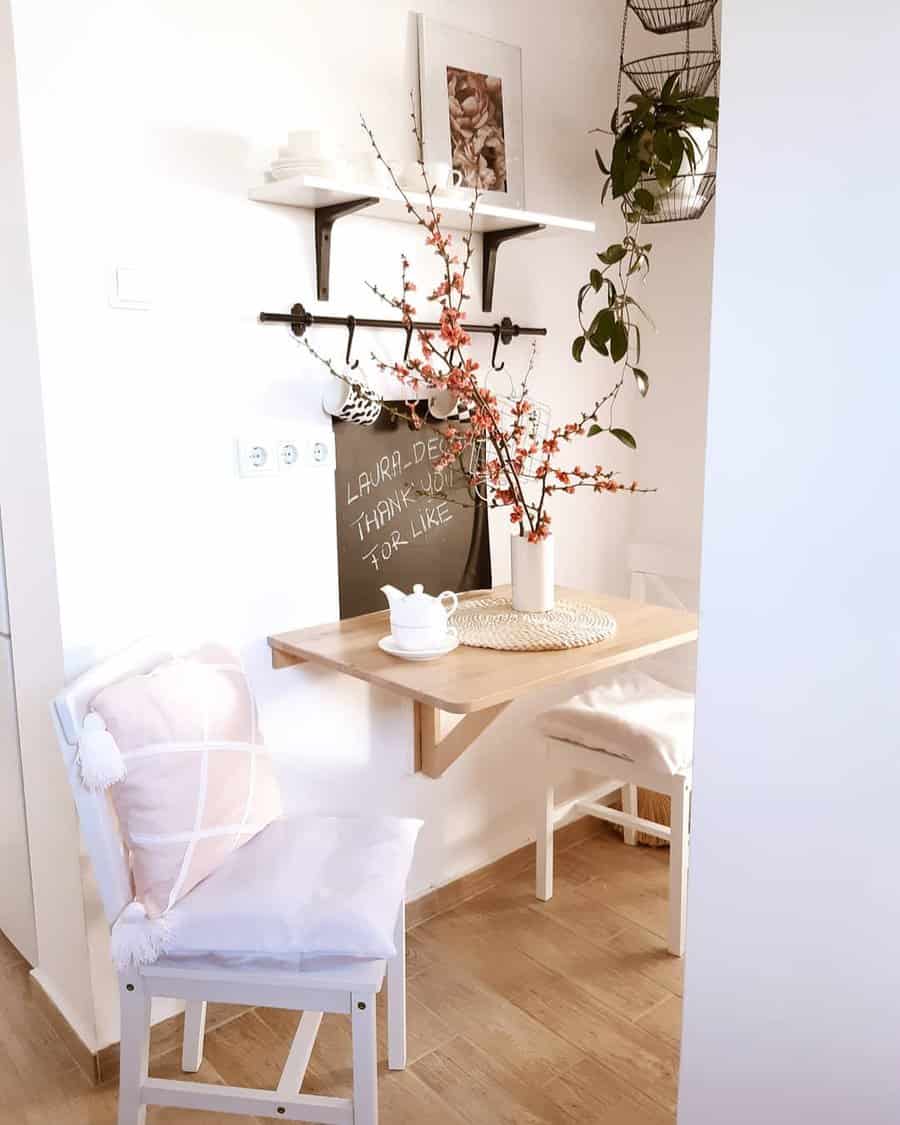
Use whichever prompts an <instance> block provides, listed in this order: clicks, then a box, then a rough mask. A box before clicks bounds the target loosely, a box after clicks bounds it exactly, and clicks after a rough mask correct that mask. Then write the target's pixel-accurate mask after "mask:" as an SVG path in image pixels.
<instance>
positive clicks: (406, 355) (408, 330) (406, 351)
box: [403, 322, 413, 363]
mask: <svg viewBox="0 0 900 1125" xmlns="http://www.w3.org/2000/svg"><path fill="white" fill-rule="evenodd" d="M412 334H413V326H412V322H410V323H409V324H407V326H406V345H405V347H404V348H403V362H404V363H406V361H407V360H408V359H409V345H410V343H411V342H412Z"/></svg>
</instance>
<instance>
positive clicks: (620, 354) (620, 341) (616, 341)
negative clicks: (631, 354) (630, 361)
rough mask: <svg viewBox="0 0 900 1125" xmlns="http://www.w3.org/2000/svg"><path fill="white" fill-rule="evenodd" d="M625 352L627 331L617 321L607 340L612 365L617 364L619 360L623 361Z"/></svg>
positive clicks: (626, 348)
mask: <svg viewBox="0 0 900 1125" xmlns="http://www.w3.org/2000/svg"><path fill="white" fill-rule="evenodd" d="M627 352H628V329H627V328H626V327H625V325H624V324H623V323H622V321H621V320H617V321H616V323H615V325H614V326H613V331H612V335H611V336H610V338H609V354H610V356H612V361H613V363H618V362H619V360H620V359H624V357H625V355H626V353H627Z"/></svg>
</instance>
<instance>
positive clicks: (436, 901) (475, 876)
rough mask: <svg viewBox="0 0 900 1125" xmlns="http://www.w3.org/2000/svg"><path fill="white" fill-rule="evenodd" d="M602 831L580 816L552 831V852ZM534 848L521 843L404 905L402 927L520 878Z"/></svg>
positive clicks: (591, 819)
mask: <svg viewBox="0 0 900 1125" xmlns="http://www.w3.org/2000/svg"><path fill="white" fill-rule="evenodd" d="M603 831H604V828H603V824H602V821H599V820H597V819H595V818H594V817H592V816H580V817H579V818H578V819H577V820H573V821H571V822H570V823H569V824H564V825H562V826H561V827H560V828H557V829H556V831H555V832H554V833H553V838H554V848H555V850H556V851H563V850H564V849H565V848H571V847H572V846H573V845H575V844H580V843H581V842H582V841H583V840H587V839H590V837H592V836H597V835H599V834H600V833H601V832H603ZM536 847H537V845H536V844H525V845H524V846H523V847H521V848H517V849H516V850H515V851H514V852H510V853H509V854H508V855H504V856H501V857H500V859H496V860H494V862H493V863H488V864H486V865H485V866H484V867H479V868H478V869H477V870H476V871H472V872H470V873H469V874H468V875H462V876H460V878H459V879H453V880H452V881H451V882H449V883H446V884H445V885H444V886H443V887H437V888H435V890H433V891H426V892H425V894H423V895H421V896H420V897H419V898H417V899H414V900H413V901H412V902H408V903H407V904H406V928H407V929H410V930H411V929H412V928H413V926H419V925H421V924H422V923H423V922H425V921H427V920H428V919H429V918H433V917H434V916H435V915H436V914H444V913H445V912H446V911H448V910H452V909H453V907H454V906H458V905H459V903H461V902H465V900H466V899H467V898H472V896H473V895H477V894H480V893H481V892H482V891H486V890H487V889H488V888H489V887H492V886H493V885H494V884H495V883H500V882H502V881H503V880H504V879H512V878H514V877H515V876H516V875H521V873H522V872H523V871H525V870H527V869H528V868H529V867H531V866H533V865H534V862H535V855H536Z"/></svg>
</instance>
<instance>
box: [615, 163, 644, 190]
mask: <svg viewBox="0 0 900 1125" xmlns="http://www.w3.org/2000/svg"><path fill="white" fill-rule="evenodd" d="M640 178H641V162H640V160H638V159H637V157H632V159H630V160H629V161H628V162H627V163H626V165H625V168H624V170H623V172H622V191H621V192H620V193H619V194H621V195H625V193H626V192H629V191H631V189H632V188H633V187H635V185H636V184H637V183H638V182H639V181H640Z"/></svg>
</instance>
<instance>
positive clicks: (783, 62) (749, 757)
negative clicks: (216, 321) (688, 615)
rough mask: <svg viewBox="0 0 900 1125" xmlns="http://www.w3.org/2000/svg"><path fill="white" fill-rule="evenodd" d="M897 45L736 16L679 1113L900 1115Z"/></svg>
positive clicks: (864, 28)
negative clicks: (899, 944) (899, 1030)
mask: <svg viewBox="0 0 900 1125" xmlns="http://www.w3.org/2000/svg"><path fill="white" fill-rule="evenodd" d="M898 51H900V23H898V19H897V11H896V7H895V6H894V5H893V4H889V3H887V2H886V0H881V2H878V3H872V4H869V5H866V7H865V10H864V11H863V12H860V13H858V14H853V13H850V12H848V9H847V8H846V7H845V6H843V5H832V4H821V3H816V2H814V0H796V2H795V3H792V4H762V5H761V4H730V5H728V7H727V10H726V13H725V29H724V73H723V86H722V98H723V101H722V130H721V147H720V153H719V156H720V160H719V192H718V213H717V231H716V274H715V286H714V308H713V343H712V378H711V387H710V404H709V453H708V459H707V468H706V510H705V516H704V542H703V589H702V599H701V630H700V637H701V640H700V672H699V692H698V729H697V750H696V803H695V809H694V812H695V815H694V823H693V863H692V870H691V886H690V918H689V927H688V948H689V954H688V963H687V991H686V1012H685V1033H684V1053H683V1066H682V1077H681V1102H680V1113H679V1122H681V1123H682V1125H719V1123H720V1122H724V1121H727V1122H728V1123H729V1125H757V1123H758V1122H761V1121H765V1122H767V1123H768V1125H788V1123H791V1125H793V1123H794V1122H813V1121H814V1122H816V1123H817V1125H845V1123H846V1122H848V1121H853V1122H855V1123H856V1125H889V1123H890V1125H893V1123H895V1122H896V1121H897V1120H898V1119H900V1065H898V1035H897V1002H898V997H900V961H898V958H897V933H898V928H900V896H898V893H897V870H898V849H900V845H898V836H897V794H898V792H900V757H898V754H897V745H898V730H900V696H898V692H897V671H898V667H900V609H898V602H897V598H896V589H895V587H896V576H897V573H898V565H900V524H898V521H897V518H896V494H897V488H898V471H897V447H898V443H897V417H898V407H900V397H898V390H897V379H896V372H897V360H896V321H897V301H898V296H900V287H898V284H897V261H898V256H900V234H898V227H897V224H896V222H895V221H894V212H895V210H896V199H897V182H898V173H900V158H898V150H897V147H896V145H894V144H892V143H890V141H889V140H888V138H889V137H891V136H893V133H894V118H895V106H896V101H897V92H898V82H897V77H896V75H897V58H898Z"/></svg>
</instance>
